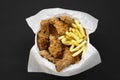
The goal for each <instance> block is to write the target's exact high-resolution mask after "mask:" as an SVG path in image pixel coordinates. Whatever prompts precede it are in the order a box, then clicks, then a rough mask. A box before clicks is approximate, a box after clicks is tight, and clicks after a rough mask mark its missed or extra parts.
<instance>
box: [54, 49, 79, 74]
mask: <svg viewBox="0 0 120 80" xmlns="http://www.w3.org/2000/svg"><path fill="white" fill-rule="evenodd" d="M63 54H64V55H63V59H61V60H59V61H57V62H56V64H55V67H56V70H57V71H58V72H60V71H61V70H62V69H63V68H65V67H67V66H69V65H71V64H74V63H76V62H77V61H79V60H80V57H72V53H71V52H70V50H69V48H68V47H66V48H65V51H64V53H63Z"/></svg>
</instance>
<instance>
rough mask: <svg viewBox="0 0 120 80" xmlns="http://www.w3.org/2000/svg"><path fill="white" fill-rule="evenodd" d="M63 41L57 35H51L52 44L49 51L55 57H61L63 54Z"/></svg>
mask: <svg viewBox="0 0 120 80" xmlns="http://www.w3.org/2000/svg"><path fill="white" fill-rule="evenodd" d="M62 46H63V45H62V42H61V41H60V40H58V39H57V38H55V36H52V35H50V46H49V48H48V49H49V52H50V53H51V55H52V56H53V57H55V58H57V57H60V56H61V55H62V50H63V49H62Z"/></svg>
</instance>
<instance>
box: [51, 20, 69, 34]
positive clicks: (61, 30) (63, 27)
mask: <svg viewBox="0 0 120 80" xmlns="http://www.w3.org/2000/svg"><path fill="white" fill-rule="evenodd" d="M49 22H50V24H53V25H54V27H55V28H56V30H57V32H58V34H59V35H64V34H65V32H66V31H67V30H68V29H69V25H67V24H65V23H64V22H63V21H60V20H59V19H58V18H50V19H49Z"/></svg>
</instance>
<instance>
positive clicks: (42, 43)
mask: <svg viewBox="0 0 120 80" xmlns="http://www.w3.org/2000/svg"><path fill="white" fill-rule="evenodd" d="M49 34H50V31H49V21H48V20H42V21H41V30H40V31H39V32H38V35H37V36H38V47H39V49H40V50H45V49H47V48H48V46H49Z"/></svg>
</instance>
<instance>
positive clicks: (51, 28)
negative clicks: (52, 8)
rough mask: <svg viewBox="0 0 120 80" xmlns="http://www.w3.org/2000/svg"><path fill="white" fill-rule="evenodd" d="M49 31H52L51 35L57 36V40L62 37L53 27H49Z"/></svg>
mask: <svg viewBox="0 0 120 80" xmlns="http://www.w3.org/2000/svg"><path fill="white" fill-rule="evenodd" d="M49 30H50V34H51V35H53V36H55V38H58V37H59V36H60V35H59V34H58V32H57V30H56V28H55V27H54V26H53V25H50V26H49Z"/></svg>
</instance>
